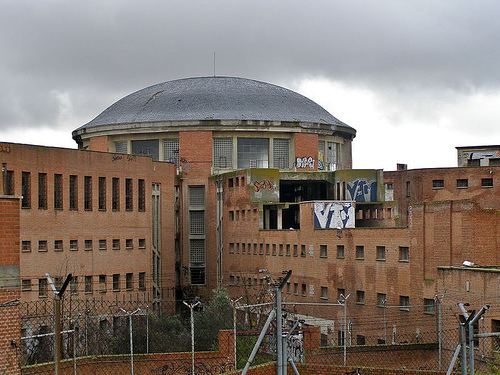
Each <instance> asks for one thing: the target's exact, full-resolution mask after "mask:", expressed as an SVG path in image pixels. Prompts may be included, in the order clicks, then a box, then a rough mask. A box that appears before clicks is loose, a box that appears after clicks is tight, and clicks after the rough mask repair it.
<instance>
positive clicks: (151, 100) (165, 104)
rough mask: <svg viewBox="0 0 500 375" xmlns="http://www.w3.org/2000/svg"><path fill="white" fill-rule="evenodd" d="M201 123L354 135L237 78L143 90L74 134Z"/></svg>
mask: <svg viewBox="0 0 500 375" xmlns="http://www.w3.org/2000/svg"><path fill="white" fill-rule="evenodd" d="M204 120H240V121H241V120H255V121H259V120H260V121H282V122H300V123H313V124H321V125H327V126H328V125H330V126H333V127H334V128H335V129H336V130H341V131H344V132H347V133H349V134H352V135H354V134H355V133H356V131H355V130H354V128H352V127H350V126H348V125H346V124H344V123H343V122H342V121H340V120H338V119H336V118H335V117H333V116H332V115H331V114H330V113H328V111H326V110H325V109H324V108H323V107H321V106H320V105H318V104H316V103H315V102H313V101H312V100H310V99H308V98H306V97H304V96H302V95H300V94H298V93H296V92H294V91H291V90H288V89H285V88H283V87H280V86H276V85H272V84H269V83H265V82H260V81H254V80H250V79H244V78H236V77H195V78H186V79H179V80H174V81H168V82H164V83H159V84H157V85H154V86H150V87H146V88H144V89H142V90H139V91H136V92H134V93H132V94H130V95H128V96H126V97H124V98H122V99H120V100H118V101H117V102H116V103H114V104H113V105H111V106H110V107H109V108H107V109H106V110H104V111H103V112H102V113H101V114H100V115H99V116H97V117H96V118H95V119H93V120H92V121H90V122H88V123H87V124H85V125H83V126H82V127H80V128H79V129H77V130H76V131H75V132H74V133H77V134H78V133H82V132H85V131H86V130H91V129H92V128H96V127H100V126H106V125H119V124H137V123H155V122H165V121H167V122H168V121H204ZM75 135H76V134H74V136H75Z"/></svg>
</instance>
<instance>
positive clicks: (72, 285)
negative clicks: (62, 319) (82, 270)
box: [69, 276, 78, 294]
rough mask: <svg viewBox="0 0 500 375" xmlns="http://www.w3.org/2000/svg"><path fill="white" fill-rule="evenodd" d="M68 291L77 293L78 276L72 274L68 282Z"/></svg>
mask: <svg viewBox="0 0 500 375" xmlns="http://www.w3.org/2000/svg"><path fill="white" fill-rule="evenodd" d="M69 292H70V293H71V294H77V293H78V276H73V278H72V279H71V281H70V283H69Z"/></svg>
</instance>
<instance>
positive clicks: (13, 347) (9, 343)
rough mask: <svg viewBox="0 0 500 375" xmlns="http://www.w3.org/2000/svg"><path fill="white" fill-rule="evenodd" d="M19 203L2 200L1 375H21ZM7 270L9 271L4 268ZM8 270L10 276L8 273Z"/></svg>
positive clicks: (0, 204) (0, 258)
mask: <svg viewBox="0 0 500 375" xmlns="http://www.w3.org/2000/svg"><path fill="white" fill-rule="evenodd" d="M19 210H20V208H19V199H17V198H13V197H11V198H8V197H5V196H4V197H1V196H0V239H1V241H0V278H2V277H4V278H5V277H9V279H0V373H1V374H6V375H11V374H20V373H21V372H20V369H19V366H18V358H17V348H19V346H20V337H21V336H20V333H21V320H20V316H19V307H18V304H17V303H18V300H19V298H20V287H19V278H18V277H17V279H12V278H11V277H13V276H14V277H15V273H16V272H17V273H18V272H19V229H20V226H19ZM4 267H7V268H4ZM7 269H8V271H9V272H8V273H7ZM6 275H7V276H6Z"/></svg>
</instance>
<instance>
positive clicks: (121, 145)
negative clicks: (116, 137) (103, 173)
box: [115, 141, 128, 154]
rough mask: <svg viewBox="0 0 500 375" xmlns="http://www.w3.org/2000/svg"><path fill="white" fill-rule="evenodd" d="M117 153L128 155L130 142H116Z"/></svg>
mask: <svg viewBox="0 0 500 375" xmlns="http://www.w3.org/2000/svg"><path fill="white" fill-rule="evenodd" d="M115 152H118V153H120V154H126V153H128V141H116V142H115Z"/></svg>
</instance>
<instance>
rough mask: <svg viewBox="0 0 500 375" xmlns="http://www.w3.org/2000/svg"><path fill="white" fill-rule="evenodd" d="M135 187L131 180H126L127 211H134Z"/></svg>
mask: <svg viewBox="0 0 500 375" xmlns="http://www.w3.org/2000/svg"><path fill="white" fill-rule="evenodd" d="M133 194H134V186H133V183H132V179H131V178H126V179H125V210H127V211H132V210H133V209H134V200H133V199H134V198H133Z"/></svg>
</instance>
